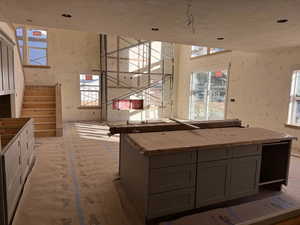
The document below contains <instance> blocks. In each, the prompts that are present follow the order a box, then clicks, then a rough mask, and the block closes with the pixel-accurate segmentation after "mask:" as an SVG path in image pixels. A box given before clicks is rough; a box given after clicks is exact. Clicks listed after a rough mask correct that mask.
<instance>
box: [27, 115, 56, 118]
mask: <svg viewBox="0 0 300 225" xmlns="http://www.w3.org/2000/svg"><path fill="white" fill-rule="evenodd" d="M22 117H24V118H28V116H22ZM55 117H56V116H55V115H32V116H31V118H55Z"/></svg>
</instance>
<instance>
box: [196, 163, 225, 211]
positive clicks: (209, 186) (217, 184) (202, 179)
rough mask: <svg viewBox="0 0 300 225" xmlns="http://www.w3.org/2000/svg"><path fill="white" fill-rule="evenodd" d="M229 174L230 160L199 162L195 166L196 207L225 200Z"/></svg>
mask: <svg viewBox="0 0 300 225" xmlns="http://www.w3.org/2000/svg"><path fill="white" fill-rule="evenodd" d="M229 175H230V161H229V160H220V161H213V162H203V163H199V164H198V167H197V192H196V195H197V203H196V207H201V206H206V205H209V204H213V203H217V202H222V201H225V200H226V198H227V191H228V184H229V181H230V179H229Z"/></svg>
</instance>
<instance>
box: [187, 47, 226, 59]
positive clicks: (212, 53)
mask: <svg viewBox="0 0 300 225" xmlns="http://www.w3.org/2000/svg"><path fill="white" fill-rule="evenodd" d="M194 46H196V47H202V48H206V49H207V53H206V54H204V55H195V56H193V47H194ZM212 49H216V48H209V47H206V46H199V45H192V46H191V54H190V58H191V59H195V58H199V57H203V56H209V55H217V54H221V53H225V52H231V50H227V49H223V50H222V51H218V52H211V51H212Z"/></svg>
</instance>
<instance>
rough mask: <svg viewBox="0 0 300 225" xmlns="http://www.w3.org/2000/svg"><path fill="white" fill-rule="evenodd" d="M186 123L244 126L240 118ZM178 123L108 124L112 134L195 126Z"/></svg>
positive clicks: (220, 126)
mask: <svg viewBox="0 0 300 225" xmlns="http://www.w3.org/2000/svg"><path fill="white" fill-rule="evenodd" d="M185 124H190V125H193V126H197V127H199V128H200V129H209V128H222V127H242V122H241V121H240V120H239V119H232V120H214V121H188V122H185ZM185 124H184V125H183V124H178V123H177V122H163V121H162V122H156V123H142V124H118V125H114V124H108V126H109V127H110V128H109V131H110V134H112V135H114V134H120V133H145V132H159V131H175V130H192V129H195V128H194V127H189V126H187V125H185Z"/></svg>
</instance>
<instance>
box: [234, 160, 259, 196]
mask: <svg viewBox="0 0 300 225" xmlns="http://www.w3.org/2000/svg"><path fill="white" fill-rule="evenodd" d="M260 160H261V156H260V155H259V156H248V157H242V158H236V159H232V160H231V172H230V185H229V189H228V190H229V198H230V199H234V198H239V197H245V196H247V195H252V194H255V193H257V192H258V181H259V172H260Z"/></svg>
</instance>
